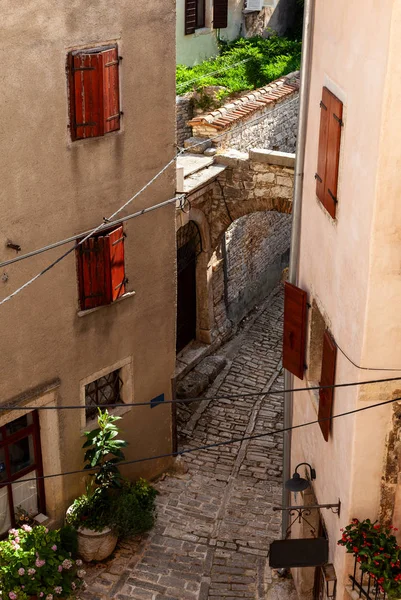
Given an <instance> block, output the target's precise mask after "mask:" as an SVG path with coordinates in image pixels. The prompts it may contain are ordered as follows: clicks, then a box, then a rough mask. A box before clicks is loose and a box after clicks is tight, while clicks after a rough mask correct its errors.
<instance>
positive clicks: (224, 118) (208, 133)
mask: <svg viewBox="0 0 401 600" xmlns="http://www.w3.org/2000/svg"><path fill="white" fill-rule="evenodd" d="M298 96H299V73H297V72H296V73H291V74H289V75H286V76H285V77H281V78H280V79H277V80H276V81H274V82H272V83H270V84H268V85H266V86H264V87H263V88H259V89H258V90H254V91H253V92H250V93H248V94H244V95H243V96H241V98H239V99H238V100H235V101H233V102H229V103H228V104H225V105H224V106H222V107H220V108H219V109H217V110H215V111H212V112H210V113H206V114H203V115H201V116H199V117H195V118H193V119H192V120H191V121H190V125H191V126H192V132H193V135H194V136H195V137H204V138H212V139H213V138H214V137H215V138H216V139H215V140H214V142H213V143H214V145H215V146H217V147H219V148H234V149H236V150H240V151H243V152H245V151H247V150H249V149H251V148H269V149H271V150H279V151H281V152H290V153H293V152H295V146H296V136H297V124H298V105H299V101H298ZM216 136H218V137H216Z"/></svg>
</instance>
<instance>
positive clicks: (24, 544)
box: [0, 524, 86, 600]
mask: <svg viewBox="0 0 401 600" xmlns="http://www.w3.org/2000/svg"><path fill="white" fill-rule="evenodd" d="M67 537H68V536H67ZM84 576H85V571H84V570H83V569H82V561H81V560H74V559H73V558H72V557H71V552H70V551H69V549H68V547H67V546H66V545H65V544H64V541H63V530H55V531H49V530H48V529H47V528H46V527H44V526H43V525H38V526H36V527H31V526H30V525H27V524H24V525H22V527H21V528H19V529H10V531H9V536H8V539H7V540H4V541H2V542H0V589H1V592H2V596H1V597H2V598H4V600H5V599H6V598H7V600H38V599H41V598H43V600H56V599H57V598H69V597H71V596H72V595H74V593H75V592H76V591H78V590H79V589H85V587H86V584H85V582H84V579H83V578H84ZM0 595H1V594H0Z"/></svg>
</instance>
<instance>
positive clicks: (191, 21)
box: [185, 0, 197, 35]
mask: <svg viewBox="0 0 401 600" xmlns="http://www.w3.org/2000/svg"><path fill="white" fill-rule="evenodd" d="M196 5H197V0H185V35H190V34H191V33H194V32H195V29H196Z"/></svg>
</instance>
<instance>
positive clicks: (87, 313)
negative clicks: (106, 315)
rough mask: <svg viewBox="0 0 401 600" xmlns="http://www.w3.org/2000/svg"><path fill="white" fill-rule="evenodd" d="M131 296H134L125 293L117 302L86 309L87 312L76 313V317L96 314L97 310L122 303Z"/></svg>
mask: <svg viewBox="0 0 401 600" xmlns="http://www.w3.org/2000/svg"><path fill="white" fill-rule="evenodd" d="M133 296H135V292H127V293H126V294H124V295H123V296H121V298H119V299H118V300H115V301H114V302H112V303H111V304H103V305H102V306H96V307H95V308H88V310H80V311H78V313H77V314H78V317H86V315H90V314H92V313H94V312H97V311H98V310H102V308H107V307H108V306H114V304H118V303H119V302H122V301H123V300H127V298H132V297H133Z"/></svg>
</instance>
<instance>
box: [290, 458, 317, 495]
mask: <svg viewBox="0 0 401 600" xmlns="http://www.w3.org/2000/svg"><path fill="white" fill-rule="evenodd" d="M302 465H305V466H307V467H309V469H310V478H311V481H313V480H314V479H316V471H315V469H313V468H312V467H311V466H310V464H309V463H299V465H297V466H296V467H295V472H294V475H293V476H292V477H291V479H288V480H287V481H286V482H285V489H286V490H289V491H290V492H303V491H304V490H306V489H307V488H308V487H309V486H310V482H309V481H308V480H307V479H304V478H303V477H301V475H300V474H299V473H298V469H299V467H302Z"/></svg>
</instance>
